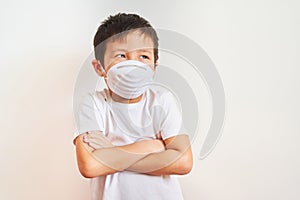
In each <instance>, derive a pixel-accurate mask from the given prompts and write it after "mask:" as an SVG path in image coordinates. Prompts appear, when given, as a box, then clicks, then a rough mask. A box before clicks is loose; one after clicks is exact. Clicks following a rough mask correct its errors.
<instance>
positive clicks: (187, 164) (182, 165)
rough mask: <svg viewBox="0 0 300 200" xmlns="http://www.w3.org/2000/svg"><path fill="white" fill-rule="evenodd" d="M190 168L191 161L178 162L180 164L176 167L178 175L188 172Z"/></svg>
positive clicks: (191, 165) (191, 166)
mask: <svg viewBox="0 0 300 200" xmlns="http://www.w3.org/2000/svg"><path fill="white" fill-rule="evenodd" d="M192 168H193V162H183V163H180V166H179V169H178V175H186V174H189V173H190V172H191V171H192Z"/></svg>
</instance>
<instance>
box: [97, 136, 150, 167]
mask: <svg viewBox="0 0 300 200" xmlns="http://www.w3.org/2000/svg"><path fill="white" fill-rule="evenodd" d="M145 144H146V141H142V142H136V143H132V144H128V145H124V146H115V147H110V148H101V149H96V150H93V151H92V155H93V157H94V158H95V159H96V160H97V161H99V162H101V163H102V164H104V165H105V166H108V167H109V168H111V169H114V170H117V171H123V170H125V169H126V168H128V167H129V166H131V165H133V164H134V163H136V162H137V161H139V160H140V159H142V158H144V157H145V156H147V155H149V154H150V153H153V152H154V151H153V150H152V149H150V148H147V147H146V148H145Z"/></svg>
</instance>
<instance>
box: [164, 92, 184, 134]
mask: <svg viewBox="0 0 300 200" xmlns="http://www.w3.org/2000/svg"><path fill="white" fill-rule="evenodd" d="M162 108H163V112H162V115H161V117H162V118H161V124H160V134H161V137H162V139H167V138H169V137H173V136H176V135H179V134H188V133H187V132H186V130H185V128H184V124H183V121H182V113H181V109H180V107H179V103H177V100H176V98H175V97H174V95H173V94H172V93H171V92H166V93H165V94H164V95H163V107H162Z"/></svg>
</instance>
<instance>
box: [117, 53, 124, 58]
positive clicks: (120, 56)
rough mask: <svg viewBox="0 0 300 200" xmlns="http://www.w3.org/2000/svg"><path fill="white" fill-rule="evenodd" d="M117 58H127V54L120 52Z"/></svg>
mask: <svg viewBox="0 0 300 200" xmlns="http://www.w3.org/2000/svg"><path fill="white" fill-rule="evenodd" d="M115 57H116V58H126V56H125V54H122V53H119V54H117V55H116V56H115Z"/></svg>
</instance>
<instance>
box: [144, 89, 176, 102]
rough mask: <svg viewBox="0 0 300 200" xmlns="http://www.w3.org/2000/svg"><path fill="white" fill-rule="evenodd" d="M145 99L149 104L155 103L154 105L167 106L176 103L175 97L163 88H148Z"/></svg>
mask: <svg viewBox="0 0 300 200" xmlns="http://www.w3.org/2000/svg"><path fill="white" fill-rule="evenodd" d="M147 98H148V99H149V100H150V101H151V102H155V103H156V104H160V105H168V104H170V103H176V102H177V100H176V97H175V95H174V94H173V93H172V92H171V91H169V90H167V89H164V88H159V89H158V88H152V87H151V88H149V90H148V91H147Z"/></svg>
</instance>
